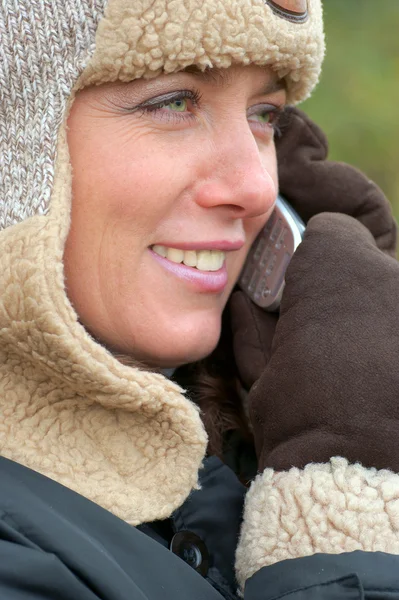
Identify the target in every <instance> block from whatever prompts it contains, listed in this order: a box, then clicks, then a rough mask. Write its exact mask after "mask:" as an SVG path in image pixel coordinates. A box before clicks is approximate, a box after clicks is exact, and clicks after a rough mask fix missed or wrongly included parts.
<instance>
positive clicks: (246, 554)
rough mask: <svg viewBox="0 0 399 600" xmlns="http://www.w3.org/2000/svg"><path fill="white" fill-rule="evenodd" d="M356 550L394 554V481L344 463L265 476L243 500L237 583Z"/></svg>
mask: <svg viewBox="0 0 399 600" xmlns="http://www.w3.org/2000/svg"><path fill="white" fill-rule="evenodd" d="M354 550H365V551H369V552H371V551H373V552H376V551H381V552H389V553H391V554H399V475H396V474H394V473H392V472H390V471H377V470H376V469H366V468H364V467H362V466H361V465H359V464H356V465H350V464H348V461H347V460H345V459H343V458H332V459H331V461H330V462H329V463H328V464H310V465H308V466H307V467H305V469H304V470H303V471H301V470H299V469H291V470H290V471H288V472H284V473H277V472H274V471H273V470H272V469H266V471H264V473H262V474H261V475H259V476H258V477H257V478H256V480H255V481H254V482H253V484H252V486H251V488H250V490H249V491H248V493H247V497H246V502H245V509H244V522H243V526H242V530H241V538H240V541H239V544H238V548H237V554H236V569H237V579H238V582H239V584H240V586H241V588H243V587H244V584H245V581H246V580H247V579H248V578H249V577H251V575H253V574H254V573H255V572H256V571H258V570H259V569H261V568H262V567H265V566H267V565H272V564H274V563H276V562H279V561H281V560H286V559H291V558H298V557H301V556H308V555H312V554H316V553H318V552H322V553H326V554H340V553H342V552H352V551H354Z"/></svg>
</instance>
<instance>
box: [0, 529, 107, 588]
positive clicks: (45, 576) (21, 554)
mask: <svg viewBox="0 0 399 600" xmlns="http://www.w3.org/2000/svg"><path fill="white" fill-rule="evenodd" d="M0 598H1V599H2V600H3V599H4V600H98V599H100V598H101V596H98V595H97V594H96V593H95V592H94V591H93V590H91V589H90V588H89V587H88V586H87V585H86V584H85V583H84V582H83V581H81V580H80V579H79V578H78V577H77V576H76V575H74V573H73V572H72V571H70V570H69V569H68V568H67V567H66V566H65V565H64V564H63V563H62V562H61V561H60V560H59V558H57V557H56V556H55V555H54V554H49V553H47V552H43V551H42V550H39V549H35V548H29V547H26V546H20V545H18V544H13V543H12V542H7V541H3V540H1V541H0Z"/></svg>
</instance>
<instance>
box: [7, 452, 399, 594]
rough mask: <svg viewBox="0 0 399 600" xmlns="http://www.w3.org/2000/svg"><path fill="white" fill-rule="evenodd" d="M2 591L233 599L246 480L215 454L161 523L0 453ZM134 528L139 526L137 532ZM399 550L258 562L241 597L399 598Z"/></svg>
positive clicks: (206, 462)
mask: <svg viewBox="0 0 399 600" xmlns="http://www.w3.org/2000/svg"><path fill="white" fill-rule="evenodd" d="M0 479H1V482H2V488H1V493H0V598H4V599H5V600H6V599H7V600H39V599H40V600H41V599H44V598H46V599H47V598H48V599H54V600H55V599H57V600H94V599H95V598H98V599H99V598H101V599H106V600H125V599H126V600H136V599H137V600H145V599H148V600H157V599H159V600H169V599H170V600H172V599H173V600H183V599H186V598H190V599H192V600H208V599H209V600H218V599H219V600H222V599H223V598H225V599H226V600H236V599H237V598H238V597H239V596H238V595H237V593H236V585H235V579H234V569H233V563H234V546H235V542H236V537H237V535H238V530H239V525H240V519H241V509H242V503H243V498H244V493H245V492H244V487H243V486H242V485H241V484H240V483H239V482H238V481H237V479H236V478H235V477H234V475H233V473H232V472H231V471H230V469H229V468H228V467H226V466H224V465H223V464H222V463H220V461H219V460H218V459H215V458H211V459H208V460H207V461H205V465H204V469H203V470H202V472H201V474H200V481H201V484H202V488H201V490H199V491H196V492H193V494H192V496H191V497H190V498H189V499H188V500H186V502H185V503H184V504H183V505H182V506H181V507H180V508H179V509H178V510H177V511H175V513H174V514H173V515H172V518H171V520H170V523H169V524H168V525H169V529H170V532H171V533H170V536H171V538H170V539H169V537H170V536H169V534H168V533H167V531H168V527H167V526H166V523H154V524H152V525H145V526H142V527H132V526H130V525H128V524H127V523H126V522H124V521H122V520H120V519H118V518H117V517H115V516H114V515H113V514H112V513H110V512H109V511H106V510H104V509H103V508H101V507H100V506H98V505H97V504H94V503H92V502H90V501H89V500H87V499H85V498H84V497H83V496H81V495H79V494H76V493H74V492H72V491H71V490H69V489H68V488H65V487H63V486H61V485H60V484H57V483H56V482H54V481H52V480H51V479H48V478H46V477H43V476H42V475H39V474H38V473H36V472H35V471H32V470H30V469H27V468H25V467H22V466H21V465H18V464H17V463H15V462H13V461H8V460H6V459H0ZM140 529H141V531H140ZM398 574H399V557H397V556H393V555H390V554H384V553H380V552H373V553H369V552H362V551H356V552H352V553H344V554H314V555H312V556H309V557H306V558H301V559H295V560H287V561H282V562H280V563H276V564H275V565H273V566H269V567H263V568H261V569H260V570H259V571H258V572H257V573H256V574H255V575H254V576H253V577H251V578H250V579H249V580H248V582H247V585H246V588H245V595H244V598H245V599H246V600H272V599H276V600H277V599H278V598H287V597H288V598H292V599H293V600H302V599H303V598H307V599H308V598H311V599H312V598H318V600H330V599H332V598H342V599H348V600H350V599H359V600H363V599H364V598H381V599H383V598H389V599H390V600H394V599H395V598H399V575H398Z"/></svg>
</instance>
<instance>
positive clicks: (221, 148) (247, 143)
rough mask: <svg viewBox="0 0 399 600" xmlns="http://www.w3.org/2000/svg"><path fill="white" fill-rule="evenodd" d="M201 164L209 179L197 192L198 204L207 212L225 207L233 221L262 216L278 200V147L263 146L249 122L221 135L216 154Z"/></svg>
mask: <svg viewBox="0 0 399 600" xmlns="http://www.w3.org/2000/svg"><path fill="white" fill-rule="evenodd" d="M200 160H201V162H202V164H203V166H204V171H205V173H206V177H204V178H201V183H200V185H199V187H198V188H197V195H196V200H197V203H198V204H199V205H201V206H203V207H205V208H216V207H223V210H224V211H227V212H228V213H229V216H230V217H231V218H234V219H237V218H241V219H244V218H249V217H258V216H261V215H263V214H265V213H267V212H268V211H270V209H271V208H272V206H273V204H274V202H275V200H276V196H277V161H276V152H275V147H274V143H273V141H272V140H270V142H268V143H265V144H262V145H260V144H259V142H258V141H257V140H256V138H255V137H254V134H253V133H252V131H251V129H250V128H249V125H248V121H247V120H245V121H244V122H243V123H240V124H238V125H236V126H235V127H234V128H230V129H229V130H226V131H225V132H224V133H221V132H219V134H218V135H217V136H215V139H214V140H213V143H212V150H210V151H209V152H206V151H205V152H204V153H203V155H202V157H200Z"/></svg>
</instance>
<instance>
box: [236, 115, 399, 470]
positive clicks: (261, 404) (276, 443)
mask: <svg viewBox="0 0 399 600" xmlns="http://www.w3.org/2000/svg"><path fill="white" fill-rule="evenodd" d="M286 112H287V114H288V120H286V121H285V122H284V123H283V126H282V136H281V137H280V138H279V139H278V140H277V143H276V146H277V152H278V161H279V177H280V191H281V193H282V194H283V195H285V197H286V198H287V199H288V200H289V201H290V203H291V204H292V205H293V206H294V207H295V209H296V210H297V211H298V212H299V214H300V215H301V216H302V218H303V219H304V220H305V221H308V219H309V218H310V217H312V216H313V215H314V214H317V213H320V212H325V211H329V212H342V213H346V214H348V215H351V216H353V217H355V218H356V219H358V221H360V222H361V223H363V225H365V226H366V227H367V228H368V229H369V230H370V232H371V234H372V236H373V237H374V239H375V242H374V244H375V246H372V245H371V246H370V244H372V241H371V238H370V235H369V234H367V231H366V230H364V229H363V227H361V226H360V225H359V224H356V222H355V221H354V220H353V219H348V218H346V219H345V217H344V216H339V215H336V217H335V218H336V221H334V217H333V216H332V215H330V216H328V219H329V220H330V221H329V223H330V225H329V224H328V222H326V224H325V225H324V227H326V232H329V234H330V235H329V237H328V236H326V239H325V241H324V242H323V243H324V244H327V245H328V246H329V247H328V248H327V249H326V248H324V252H323V253H322V247H320V255H318V249H317V247H315V246H314V242H312V244H313V250H312V252H310V251H309V255H308V256H307V257H306V262H305V263H304V265H303V266H302V267H301V263H300V262H298V261H299V260H300V257H301V256H302V254H303V252H304V250H303V249H302V250H301V252H300V254H298V256H299V258H298V259H296V260H295V261H293V264H292V265H291V266H290V270H289V274H292V277H294V279H295V274H294V269H295V265H296V264H297V265H298V273H302V270H303V269H304V268H305V265H307V266H306V268H307V272H306V273H307V278H306V279H304V282H303V285H301V293H302V294H303V298H302V303H301V304H300V303H299V300H301V298H297V304H296V305H295V306H296V311H291V312H290V311H288V314H286V313H287V308H286V307H287V306H288V307H289V306H290V302H291V301H292V297H293V296H291V293H290V290H289V289H288V291H287V290H286V291H285V293H284V298H283V305H282V310H281V324H279V326H278V330H277V334H276V338H275V339H274V333H275V328H276V324H277V322H278V315H273V314H270V313H265V312H264V311H262V310H260V309H258V307H256V306H255V305H254V304H253V303H252V302H251V301H250V300H249V299H248V297H247V296H246V295H245V294H244V293H242V292H235V293H234V294H233V295H232V297H231V299H230V301H229V307H228V309H229V310H230V318H231V326H232V334H233V346H234V355H235V361H236V365H237V369H238V372H239V375H240V378H241V380H242V382H243V384H244V386H245V387H246V388H247V389H250V388H251V386H252V385H253V384H254V383H255V382H256V381H258V380H259V378H260V377H261V376H262V377H261V379H260V380H259V381H258V383H257V384H256V385H255V386H254V388H253V389H252V390H251V393H250V395H249V403H250V409H251V415H252V425H253V430H254V434H255V440H256V447H257V452H258V456H259V470H263V468H264V467H265V466H273V467H275V468H277V469H285V468H289V467H290V466H292V465H296V466H303V465H304V464H306V463H307V462H309V461H317V462H319V461H323V460H327V459H328V458H330V457H331V456H332V455H336V454H344V455H345V456H346V457H347V458H348V459H350V460H361V461H363V463H364V464H365V465H367V464H370V465H374V466H391V468H396V467H394V464H393V463H392V461H391V462H387V461H388V459H390V458H391V455H390V449H389V448H388V450H389V453H388V454H389V456H386V455H385V454H384V451H383V446H381V444H380V439H378V436H377V437H375V436H374V438H373V439H374V445H373V444H372V443H369V442H368V437H370V436H371V435H374V433H373V434H372V433H371V429H370V431H369V432H368V430H367V426H368V425H367V426H366V423H365V422H364V421H367V423H368V421H369V420H370V411H371V414H372V413H373V411H374V408H373V405H374V404H376V403H378V398H379V396H378V387H379V386H380V387H381V388H382V390H383V387H384V385H386V384H388V383H389V382H391V383H389V389H390V390H392V387H396V384H395V385H393V384H392V381H393V379H394V378H395V377H394V376H393V375H392V373H395V372H396V365H395V364H394V360H395V357H394V356H389V358H390V360H387V361H386V363H385V364H386V369H387V370H388V372H390V373H391V379H390V380H389V379H385V381H384V376H383V373H384V370H381V369H379V367H377V363H376V371H378V373H375V371H374V367H373V365H372V364H371V363H372V362H373V360H372V354H373V348H372V349H371V350H370V344H371V345H372V344H373V340H372V338H373V333H372V332H373V331H376V332H377V334H378V335H377V334H376V339H377V340H378V341H379V344H378V345H379V346H381V351H382V352H384V339H381V337H382V338H384V336H381V333H379V325H378V319H377V318H374V315H373V311H374V313H375V317H377V316H378V315H379V314H380V312H379V306H380V305H379V304H378V302H377V304H372V303H371V304H370V303H369V302H366V306H367V307H368V311H367V312H365V313H363V314H362V312H361V311H362V308H361V307H362V306H363V304H364V302H365V300H364V297H363V296H362V292H363V289H362V292H361V293H360V296H361V297H360V298H358V297H357V296H356V294H355V292H358V291H359V290H358V288H356V287H355V285H354V282H355V281H356V278H353V279H352V280H351V281H350V283H349V284H348V282H346V285H349V292H348V290H347V293H346V295H345V296H340V293H339V290H340V284H341V277H343V275H344V274H345V273H346V272H347V270H349V273H348V275H349V274H350V271H351V269H352V270H353V271H355V274H356V261H355V262H354V263H353V264H350V263H349V262H348V261H349V259H350V256H352V255H353V254H354V255H356V252H353V248H352V250H351V254H350V253H349V249H350V248H348V249H345V247H342V248H341V247H340V248H337V249H339V251H340V252H337V251H336V250H337V249H336V248H335V245H337V246H339V244H340V243H341V241H342V240H340V239H339V237H340V235H342V236H344V237H345V235H346V236H347V237H348V236H349V231H348V227H349V230H351V231H352V233H353V236H354V240H353V242H354V243H355V242H356V243H358V244H360V245H362V244H364V242H365V240H366V237H367V235H368V237H369V238H370V239H368V249H369V250H370V248H371V247H372V248H373V252H374V254H373V256H374V255H375V256H378V257H379V260H380V261H382V262H383V263H385V262H386V263H387V265H390V266H389V268H388V270H389V269H391V270H392V269H396V268H398V266H397V263H396V262H395V261H392V260H390V259H389V258H387V257H384V255H383V254H382V253H380V252H379V251H378V250H377V247H378V248H380V249H381V250H382V251H383V252H386V253H387V254H388V255H392V256H394V255H395V252H396V223H395V221H394V219H393V217H392V211H391V208H390V206H389V203H388V201H387V200H386V199H385V197H384V195H383V194H382V192H381V191H380V190H379V189H378V187H377V186H375V185H374V184H373V183H372V182H371V181H369V180H368V179H367V178H366V177H365V176H364V175H362V174H361V173H360V172H359V171H358V170H356V169H354V168H352V167H350V166H347V165H344V164H340V163H333V162H330V161H327V160H325V159H326V155H327V142H326V139H325V136H324V135H323V133H322V132H321V130H320V129H319V128H318V127H317V126H316V125H314V124H313V123H312V122H311V121H310V119H309V118H308V117H307V116H306V115H304V114H303V113H302V112H301V111H299V110H297V109H287V111H286ZM318 219H321V221H320V227H321V229H322V228H323V220H322V219H327V215H324V216H320V217H318ZM331 219H332V220H331ZM342 220H343V221H342ZM341 221H342V223H341ZM315 222H316V224H317V223H318V221H317V219H315ZM334 223H335V224H334ZM340 223H341V224H342V227H343V229H342V231H340V227H341V225H340ZM344 225H345V227H344ZM313 227H316V225H314V224H313V223H312V224H311V227H310V230H313ZM316 231H318V229H317V228H316ZM333 234H334V236H335V242H334V243H332V244H330V245H329V244H328V239H330V241H331V242H332V239H333V237H334V236H333ZM309 235H310V232H308V234H307V235H306V239H308V238H309ZM358 235H359V236H360V238H359V240H356V237H357V236H358ZM332 236H333V237H332ZM365 236H366V237H365ZM319 237H320V235H319ZM349 237H350V236H349ZM314 239H315V237H314V235H313V234H312V236H311V237H310V240H314ZM321 239H323V236H321ZM308 244H309V242H307V244H306V245H303V246H304V248H305V250H306V246H307V245H308ZM331 245H332V246H333V247H331ZM300 249H301V247H300ZM347 251H348V254H347V256H346V258H345V259H344V258H343V259H342V261H343V262H342V261H341V260H340V259H339V258H338V254H339V253H345V252H347ZM298 252H299V250H298ZM323 255H327V257H328V258H329V262H327V261H326V264H324V262H323V258H322V257H323ZM305 256H306V254H305ZM294 258H295V257H294ZM361 259H362V257H361V256H359V257H358V260H361ZM312 260H313V261H314V265H313V264H312ZM341 262H342V264H341ZM366 263H367V260H366ZM363 266H364V265H363ZM343 269H344V270H343ZM366 271H367V268H366ZM374 271H375V269H373V268H372V267H371V266H370V273H369V276H368V277H367V273H366V272H365V274H364V280H363V281H362V285H363V286H366V288H367V286H368V285H370V288H371V289H370V290H369V289H366V290H364V293H365V294H366V296H365V297H366V298H367V295H368V294H371V293H374V295H376V296H377V298H378V297H379V294H378V289H377V290H375V285H376V284H377V281H374V280H373V274H372V273H374ZM398 275H399V273H398ZM301 276H302V275H298V278H299V279H300V278H301ZM381 277H382V278H383V277H384V276H383V274H382V273H381ZM370 279H371V281H370ZM306 282H307V283H306ZM300 283H301V282H300V281H299V282H297V284H296V285H299V284H300ZM396 285H398V286H399V278H398V283H397V284H396ZM306 286H308V287H309V289H307V287H306ZM352 286H353V297H351V293H350V290H351V289H352ZM330 289H333V290H335V294H334V296H330ZM384 290H385V292H384V291H383V289H381V299H383V298H385V297H386V298H387V300H388V301H390V302H391V303H393V304H394V305H395V299H394V298H392V296H389V291H388V286H385V288H384ZM398 291H399V290H398ZM316 292H317V294H316ZM375 292H376V293H375ZM292 293H293V294H294V296H295V294H296V291H295V289H294V290H293V292H292ZM288 294H290V296H289V297H287V298H286V295H288ZM325 296H327V297H325ZM307 298H308V302H309V304H307V303H306V300H307ZM334 301H335V304H334ZM349 301H351V302H349ZM398 305H399V301H398ZM381 307H382V304H381ZM390 310H391V309H388V308H386V309H384V310H383V311H382V313H381V319H382V318H383V317H384V318H385V319H386V321H385V325H386V327H388V329H389V324H390V323H392V324H396V315H395V314H392V315H391V314H389V312H390ZM334 311H336V312H335V313H334ZM370 311H371V312H370ZM359 312H360V314H358V313H359ZM353 314H354V315H356V316H357V317H363V318H364V322H359V320H357V321H356V320H354V319H353V318H352V315H353ZM327 315H328V318H327ZM283 317H284V320H283ZM367 318H369V319H370V320H371V323H367ZM363 323H367V325H365V330H364V331H363ZM324 328H325V330H324ZM367 332H368V338H367V339H368V340H369V343H365V342H364V334H365V333H367ZM398 335H399V326H398ZM281 336H283V341H284V344H285V345H284V346H283V345H281V344H282V337H281ZM273 339H274V342H273ZM272 342H273V347H272ZM280 348H283V350H282V351H281V350H280ZM397 350H399V348H397ZM377 354H378V352H377ZM388 354H390V351H388ZM380 356H384V354H382V355H381V354H380ZM385 356H386V355H385ZM397 356H398V361H399V353H397ZM298 361H299V363H300V364H298ZM353 361H355V364H356V365H357V373H355V372H354V371H353V372H352V369H351V367H350V365H352V362H353ZM356 361H357V362H356ZM295 365H297V367H296V366H295ZM362 369H364V370H365V373H363V372H362ZM348 371H349V373H348ZM351 375H352V377H353V378H352V379H350V376H351ZM366 376H367V377H368V378H370V380H373V381H374V382H375V381H376V377H377V378H378V379H377V380H378V382H379V383H378V385H377V386H376V387H377V389H375V387H374V388H373V390H371V388H370V393H369V394H365V390H367V387H368V386H367V378H366ZM269 378H270V381H269ZM358 380H359V381H358ZM359 382H361V383H364V387H363V388H362V389H360V387H359V386H358V384H359ZM351 388H354V389H353V390H352V389H351ZM396 389H397V390H398V392H397V395H398V400H399V386H397V388H396ZM320 390H322V392H323V393H322V394H320ZM357 390H358V395H357V396H356V394H355V392H356V391H357ZM347 397H348V398H347ZM352 397H353V398H354V401H353V403H352V404H349V403H348V401H349V400H351V398H352ZM363 397H364V398H365V399H364V400H361V398H363ZM291 398H292V399H291ZM319 398H320V403H319ZM368 399H369V405H370V406H369V408H370V411H369V413H368V414H367V415H365V416H364V419H363V421H362V423H360V421H359V420H358V417H359V416H362V414H363V413H362V411H361V409H360V408H359V406H360V405H361V404H362V403H363V402H366V403H367V400H368ZM392 402H393V403H395V402H394V400H393V398H392V397H391V404H392ZM347 404H348V410H347V412H345V411H344V412H342V410H343V406H344V407H345V406H346V405H347ZM388 404H389V403H388ZM325 405H326V406H325ZM398 405H399V402H398ZM387 406H388V405H387V404H386V407H387ZM351 411H352V412H351ZM349 413H350V414H351V416H350V421H351V422H350V423H347V422H346V421H347V418H348V414H349ZM388 413H389V410H388ZM332 415H335V416H334V418H333V417H332ZM340 415H341V416H342V419H341V416H340ZM342 421H345V422H346V425H347V426H346V427H345V426H344V427H343V423H342ZM371 421H372V419H371ZM377 421H379V422H378V423H374V427H376V428H377V429H378V430H379V431H380V430H381V428H383V422H382V421H383V420H382V419H380V420H378V418H377ZM360 425H361V426H360ZM351 428H352V433H350V429H351ZM353 428H355V429H356V428H359V431H361V432H362V433H361V435H360V436H358V439H357V440H356V441H355V437H354V438H353V440H352V446H353V447H348V444H346V443H345V444H344V443H343V444H341V447H339V445H338V443H337V442H338V441H340V440H341V441H343V442H344V441H346V440H347V437H348V436H349V437H350V436H351V435H353ZM301 440H302V441H301ZM331 440H333V441H332V442H331V443H330V441H331ZM294 442H295V443H294ZM364 445H365V446H367V445H368V450H369V451H370V454H369V455H367V456H366V454H365V453H363V454H359V452H358V450H360V449H362V448H363V446H364ZM381 453H382V454H381ZM398 457H399V452H398ZM397 466H398V467H399V465H397ZM398 470H399V469H398Z"/></svg>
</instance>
